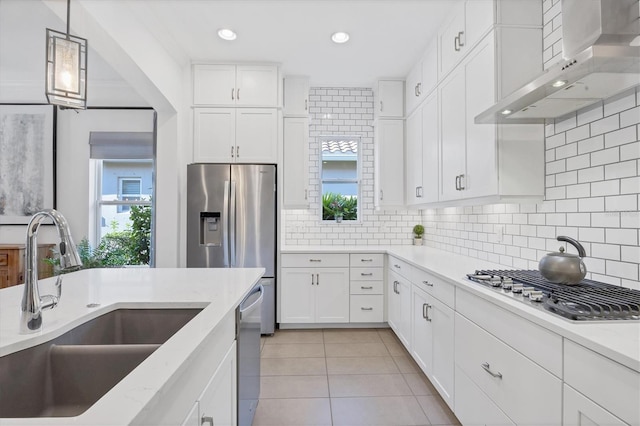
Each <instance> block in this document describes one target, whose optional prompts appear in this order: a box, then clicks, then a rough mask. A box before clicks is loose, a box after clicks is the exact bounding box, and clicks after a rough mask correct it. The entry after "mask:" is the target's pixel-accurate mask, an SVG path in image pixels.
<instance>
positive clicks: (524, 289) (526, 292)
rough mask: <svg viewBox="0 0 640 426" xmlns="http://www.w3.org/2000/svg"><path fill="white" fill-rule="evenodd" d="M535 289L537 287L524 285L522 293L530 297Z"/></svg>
mask: <svg viewBox="0 0 640 426" xmlns="http://www.w3.org/2000/svg"><path fill="white" fill-rule="evenodd" d="M534 290H535V287H522V295H523V296H524V297H529V294H530V293H531V292H532V291H534Z"/></svg>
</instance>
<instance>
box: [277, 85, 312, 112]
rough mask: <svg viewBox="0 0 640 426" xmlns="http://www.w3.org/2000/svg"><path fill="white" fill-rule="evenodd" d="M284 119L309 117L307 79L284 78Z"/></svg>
mask: <svg viewBox="0 0 640 426" xmlns="http://www.w3.org/2000/svg"><path fill="white" fill-rule="evenodd" d="M282 112H283V114H284V116H285V117H304V116H307V117H308V116H309V77H306V76H287V77H285V78H284V103H283V110H282Z"/></svg>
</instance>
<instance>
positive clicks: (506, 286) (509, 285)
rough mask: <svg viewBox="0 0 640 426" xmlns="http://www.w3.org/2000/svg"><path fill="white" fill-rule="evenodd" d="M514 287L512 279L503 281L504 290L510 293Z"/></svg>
mask: <svg viewBox="0 0 640 426" xmlns="http://www.w3.org/2000/svg"><path fill="white" fill-rule="evenodd" d="M512 287H513V281H512V280H511V279H508V280H504V281H502V288H503V289H504V290H507V291H510V290H511V288H512Z"/></svg>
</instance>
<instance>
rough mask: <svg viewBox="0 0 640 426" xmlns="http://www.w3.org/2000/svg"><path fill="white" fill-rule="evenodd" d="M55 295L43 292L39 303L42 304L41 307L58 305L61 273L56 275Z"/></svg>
mask: <svg viewBox="0 0 640 426" xmlns="http://www.w3.org/2000/svg"><path fill="white" fill-rule="evenodd" d="M55 286H56V295H55V296H54V295H53V294H45V295H44V296H41V297H40V303H41V304H42V305H41V306H42V309H53V308H55V307H56V306H58V302H60V296H62V275H58V278H57V279H56V283H55Z"/></svg>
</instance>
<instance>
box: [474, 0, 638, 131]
mask: <svg viewBox="0 0 640 426" xmlns="http://www.w3.org/2000/svg"><path fill="white" fill-rule="evenodd" d="M639 15H640V5H639V3H638V0H562V51H563V57H564V58H565V60H563V61H562V62H561V63H559V64H557V65H555V66H553V67H552V68H550V69H548V70H547V71H545V72H544V73H543V74H542V75H540V76H539V77H538V78H536V79H535V80H533V81H532V82H531V83H528V84H526V85H525V86H523V87H521V88H520V89H518V90H516V91H514V92H513V93H511V94H510V95H508V96H506V97H505V98H504V99H502V100H501V101H500V102H498V103H497V104H496V105H494V106H493V107H491V108H489V109H487V110H486V111H484V112H482V113H481V114H479V115H478V116H476V118H475V122H476V123H511V124H537V123H544V122H545V120H546V119H553V118H558V117H562V116H565V115H567V114H569V113H571V112H575V111H577V110H579V109H580V108H583V107H586V106H588V105H591V104H594V103H596V102H598V101H601V100H603V99H606V98H609V97H611V96H613V95H616V94H618V93H621V92H624V91H625V90H627V89H630V88H632V87H634V86H637V85H640V19H639ZM514 60H517V58H514Z"/></svg>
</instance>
